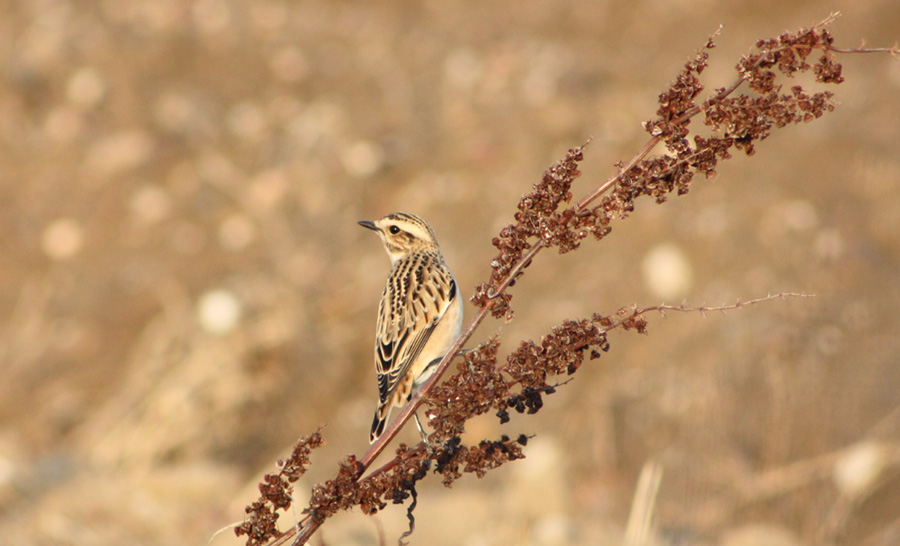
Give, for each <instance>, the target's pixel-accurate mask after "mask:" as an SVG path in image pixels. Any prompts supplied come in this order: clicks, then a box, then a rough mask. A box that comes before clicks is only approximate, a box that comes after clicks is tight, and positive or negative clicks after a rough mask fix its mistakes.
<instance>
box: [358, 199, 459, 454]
mask: <svg viewBox="0 0 900 546" xmlns="http://www.w3.org/2000/svg"><path fill="white" fill-rule="evenodd" d="M359 225H361V226H363V227H365V228H368V229H371V230H372V231H374V232H375V233H377V234H378V236H379V237H381V242H382V243H384V248H385V250H387V253H388V256H390V258H391V265H392V266H393V267H392V268H391V273H390V275H388V278H387V282H386V283H385V285H384V292H383V293H382V294H381V303H380V304H379V305H378V322H377V324H376V326H375V372H376V374H377V378H378V397H379V400H378V406H377V407H376V408H375V418H374V419H373V421H372V432H371V433H370V434H369V442H370V443H371V442H375V440H377V439H378V438H379V437H380V436H381V434H382V433H383V432H384V427H385V424H387V420H388V418H389V417H390V415H391V410H392V409H393V407H394V406H403V405H404V404H405V403H407V402H408V401H409V399H410V398H412V395H413V393H414V392H415V391H416V390H418V388H419V387H421V385H422V384H423V383H424V382H425V381H427V380H428V378H429V377H431V375H432V374H433V373H434V370H435V368H436V367H437V364H438V363H439V362H440V361H441V358H443V356H444V354H445V353H446V352H447V349H448V348H449V347H450V345H451V344H452V343H453V341H455V340H456V338H457V337H458V336H459V332H460V329H461V328H462V315H463V311H462V299H461V298H460V295H459V290H458V288H457V286H456V281H455V280H454V279H453V274H452V273H451V272H450V268H449V267H447V264H446V263H445V262H444V256H443V255H441V249H440V248H439V247H438V243H437V239H435V237H434V230H432V229H431V226H429V225H428V222H426V221H425V220H423V219H421V218H419V217H418V216H416V215H414V214H409V213H407V212H395V213H393V214H388V215H387V216H385V217H384V218H382V219H380V220H376V221H374V222H370V221H362V222H359ZM416 424H417V425H418V427H419V432H420V433H422V436H423V438H424V436H425V434H424V431H423V429H422V425H421V423H419V417H418V415H416Z"/></svg>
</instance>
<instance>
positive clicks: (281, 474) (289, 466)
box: [234, 431, 325, 546]
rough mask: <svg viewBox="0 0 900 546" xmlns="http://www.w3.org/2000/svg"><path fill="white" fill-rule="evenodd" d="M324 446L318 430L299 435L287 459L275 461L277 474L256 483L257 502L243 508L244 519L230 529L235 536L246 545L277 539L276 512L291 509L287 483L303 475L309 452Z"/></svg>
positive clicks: (289, 491) (255, 544)
mask: <svg viewBox="0 0 900 546" xmlns="http://www.w3.org/2000/svg"><path fill="white" fill-rule="evenodd" d="M324 443H325V440H324V439H323V438H322V434H321V433H320V431H316V432H314V433H313V434H311V435H309V436H303V437H302V438H300V440H299V441H298V442H297V444H296V445H295V446H294V449H293V451H292V452H291V456H290V457H288V459H287V460H279V461H278V468H279V471H278V473H276V474H266V475H265V476H264V477H263V481H262V483H260V484H259V493H260V495H259V499H257V500H256V501H254V502H253V504H251V505H250V506H247V507H246V508H245V509H244V511H245V512H246V513H247V514H248V517H247V519H246V520H245V521H244V522H243V523H242V524H241V525H239V526H238V527H235V529H234V533H235V535H237V536H242V535H246V536H247V546H257V545H261V544H265V543H266V542H267V541H268V540H269V539H271V538H274V537H276V536H278V534H279V533H278V529H277V528H276V527H275V524H276V522H277V521H278V513H277V512H276V510H278V509H282V510H285V509H287V508H289V507H290V506H291V493H293V486H292V485H291V484H292V483H294V482H296V481H297V480H299V479H300V477H301V476H303V474H305V473H306V469H307V467H309V454H310V453H311V452H312V450H313V449H315V448H317V447H320V446H321V445H322V444H324Z"/></svg>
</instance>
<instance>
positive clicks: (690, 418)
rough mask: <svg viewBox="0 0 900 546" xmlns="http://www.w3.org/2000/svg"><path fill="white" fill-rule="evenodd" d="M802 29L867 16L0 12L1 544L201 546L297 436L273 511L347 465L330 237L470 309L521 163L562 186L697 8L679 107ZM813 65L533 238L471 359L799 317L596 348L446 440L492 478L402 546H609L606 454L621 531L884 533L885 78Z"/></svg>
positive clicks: (367, 319)
mask: <svg viewBox="0 0 900 546" xmlns="http://www.w3.org/2000/svg"><path fill="white" fill-rule="evenodd" d="M836 9H840V10H841V11H842V12H843V16H842V17H841V18H839V19H838V20H837V21H836V22H835V23H834V25H833V29H832V30H833V33H834V35H835V36H836V44H837V45H839V46H843V47H854V46H857V45H859V43H860V42H861V41H862V40H865V41H866V43H867V44H869V45H871V46H888V47H889V46H891V45H893V44H894V43H896V41H897V40H898V38H900V33H898V29H900V5H898V4H897V2H896V1H895V0H836V1H834V2H830V3H824V2H818V1H794V2H789V3H785V2H775V1H769V0H763V1H760V0H754V1H752V2H751V1H729V2H712V1H709V0H694V1H691V2H688V1H682V0H674V1H672V0H666V1H662V0H638V1H627V2H626V1H622V0H598V1H593V0H590V1H584V2H569V1H559V0H554V1H531V2H527V3H523V2H514V1H509V0H499V1H495V2H490V3H483V2H475V1H469V0H454V1H444V0H432V1H421V2H415V1H396V0H392V1H384V0H381V1H376V2H367V3H363V2H349V1H333V0H310V1H297V2H293V1H287V0H252V1H251V0H199V1H196V2H189V1H185V0H133V1H129V2H120V1H116V0H105V1H96V2H74V1H66V0H31V1H27V0H20V1H10V0H4V1H2V2H0V35H2V37H3V38H2V39H0V55H2V81H0V138H2V146H0V271H2V274H0V536H3V537H4V541H5V542H7V543H8V544H29V545H30V544H34V545H43V544H54V545H59V544H78V545H98V546H103V545H113V544H123V543H124V544H134V545H141V544H146V545H156V544H205V543H207V541H209V540H210V537H211V536H212V535H213V533H214V532H215V531H216V530H217V529H220V528H222V527H224V526H226V525H228V524H230V523H233V522H238V521H240V520H241V519H242V517H243V507H244V506H245V505H246V504H249V503H250V502H252V501H253V500H255V498H256V497H257V491H256V483H257V481H258V480H259V479H260V477H261V475H262V474H263V473H265V472H267V471H271V470H272V469H273V468H274V462H275V460H276V459H277V458H279V457H284V456H285V455H286V454H287V453H288V452H289V449H290V447H291V446H292V445H293V443H294V442H295V440H296V439H297V438H298V437H299V436H301V435H305V434H309V433H311V432H312V431H314V430H316V429H317V428H318V427H320V426H323V425H325V428H324V429H323V434H324V435H325V437H326V439H327V442H328V444H327V445H326V446H325V447H323V448H322V449H321V450H319V451H317V452H315V453H314V454H313V463H314V464H313V467H312V468H311V470H310V472H309V474H308V476H307V478H304V480H303V481H301V482H300V483H299V484H298V487H297V492H296V494H297V501H298V506H297V511H298V513H299V511H300V510H301V509H302V508H303V507H304V506H305V502H306V501H305V499H306V496H307V495H308V491H309V487H310V486H311V484H312V483H314V482H315V481H319V480H323V479H327V478H328V477H330V476H331V475H332V474H333V473H334V471H335V470H336V467H337V462H338V460H339V459H340V457H342V456H344V455H346V454H347V453H356V454H360V455H361V454H362V453H363V452H364V451H365V450H366V449H367V447H368V442H367V439H368V438H367V435H368V427H369V424H370V422H371V416H372V411H373V410H374V405H375V399H376V388H375V380H374V373H373V364H372V343H373V337H374V327H375V314H376V305H377V301H378V298H379V296H380V292H381V287H382V285H383V282H384V279H385V277H386V276H387V273H388V269H389V262H388V259H387V256H386V255H385V253H384V250H383V249H382V247H381V244H380V243H379V241H378V240H377V238H376V237H373V236H372V234H371V233H369V232H367V231H366V230H363V229H361V228H360V227H359V226H357V225H356V222H357V221H358V220H362V219H375V218H379V217H381V216H382V215H384V214H386V213H389V212H393V211H396V210H405V211H410V212H415V213H418V214H420V215H422V216H423V217H425V218H427V219H428V220H429V221H430V222H431V224H432V225H433V226H434V229H435V231H436V232H437V235H438V238H439V240H440V242H441V245H442V247H443V249H444V252H445V255H446V257H447V260H448V262H449V263H450V265H451V266H452V268H453V269H454V271H455V274H456V278H457V280H458V281H459V283H460V285H461V287H462V288H463V290H464V295H466V296H468V295H471V293H472V288H473V287H474V285H475V284H476V283H477V282H481V281H483V280H486V279H487V277H488V275H489V266H488V264H489V261H490V259H491V257H492V256H493V254H494V252H493V248H492V247H491V245H490V240H491V238H492V237H493V236H494V235H495V233H496V232H497V231H498V230H499V228H500V227H501V226H502V225H503V224H505V223H507V222H509V221H510V219H511V217H512V213H513V212H514V209H515V205H516V202H517V200H518V198H519V197H520V196H521V195H522V194H523V193H525V192H527V191H529V190H530V188H531V186H532V184H534V183H536V182H537V181H538V180H539V179H540V176H541V173H542V172H543V170H544V169H545V168H546V167H547V166H548V165H550V164H551V163H552V162H553V161H555V160H557V159H559V158H560V157H561V156H562V154H563V153H564V152H565V150H566V149H567V148H569V147H572V146H576V145H579V144H581V143H583V142H584V141H585V140H587V139H588V138H593V140H592V142H591V144H590V146H589V148H588V149H587V153H586V160H585V162H584V163H583V167H584V168H583V171H584V176H583V177H582V178H581V179H580V181H579V183H578V185H577V186H576V188H575V189H574V193H575V195H576V196H579V195H582V194H584V193H586V192H587V191H589V190H590V189H592V188H594V187H596V185H597V184H598V183H599V182H600V181H602V180H604V179H606V178H607V177H608V176H610V175H611V174H612V173H614V167H613V163H614V162H615V161H617V160H620V159H627V158H629V157H631V155H632V154H633V153H634V152H635V151H636V150H637V149H638V148H639V147H640V145H641V144H643V142H645V140H646V138H647V135H646V134H645V133H644V132H643V131H642V129H641V125H640V124H641V121H643V120H646V119H650V118H651V117H652V116H653V114H654V112H655V110H656V97H657V95H658V94H659V93H660V92H661V91H662V90H664V89H665V87H666V85H667V83H668V82H669V81H671V80H672V78H674V76H675V75H676V74H677V73H678V71H679V70H680V69H681V66H682V65H683V63H684V62H685V61H686V60H687V59H688V58H689V57H691V56H692V55H693V53H694V52H695V51H696V50H697V48H699V47H700V46H701V45H702V44H703V43H704V42H705V40H706V38H707V37H708V36H709V35H710V34H711V33H713V32H714V31H715V30H716V29H717V28H718V26H719V25H720V24H721V25H724V29H723V33H722V35H721V36H720V37H719V39H718V40H717V43H718V47H717V48H716V49H715V50H713V52H712V54H713V59H712V63H711V67H710V69H708V71H707V72H705V73H704V77H705V83H706V84H707V86H708V87H709V88H713V87H718V86H724V85H727V84H729V83H730V82H732V81H733V80H734V77H735V75H734V71H733V67H734V65H735V64H736V62H737V60H738V59H739V57H740V55H742V54H744V53H746V52H748V51H749V48H750V46H751V45H752V44H753V43H754V42H755V41H756V40H757V39H759V38H769V37H773V36H777V35H778V34H780V33H782V32H784V31H786V30H796V29H797V28H799V27H801V26H809V25H811V24H813V23H815V22H817V21H819V20H821V19H823V18H825V17H826V16H827V15H828V14H829V12H830V11H832V10H836ZM839 61H840V62H842V63H843V64H844V75H845V77H846V79H847V81H846V83H844V84H842V85H839V86H836V87H833V88H832V90H833V91H835V92H836V93H837V98H838V100H839V101H840V103H841V104H840V106H839V108H838V109H837V110H836V111H835V112H834V113H832V114H830V115H828V116H826V117H824V118H823V119H821V120H818V121H816V122H814V123H811V124H807V125H803V126H798V127H791V128H787V129H785V130H781V131H778V132H777V133H776V134H774V135H772V136H771V137H770V138H769V139H767V140H766V141H764V142H762V143H761V144H760V145H759V146H758V148H757V149H758V152H757V154H756V156H755V157H752V158H746V157H737V158H735V159H734V160H732V161H729V162H727V163H725V164H723V165H722V167H721V168H720V170H719V176H718V177H717V178H715V179H713V180H697V181H696V182H695V183H694V185H693V186H692V189H691V192H690V193H689V194H688V195H687V196H685V197H682V198H677V199H674V198H673V199H672V200H671V201H670V202H668V203H666V204H665V205H663V206H656V205H654V204H652V203H651V202H649V201H645V202H639V203H638V205H639V206H638V208H637V210H636V211H635V213H634V214H633V215H632V217H631V218H629V219H628V220H627V221H624V222H619V223H617V224H616V225H615V226H614V231H613V233H612V235H611V236H610V237H608V238H606V239H605V240H604V241H602V242H601V243H595V242H592V241H589V242H586V243H585V244H584V245H583V247H582V248H581V249H580V250H579V251H578V252H575V253H571V254H567V255H564V256H559V255H556V254H553V253H550V252H546V253H544V254H542V255H541V256H540V257H539V260H537V262H536V263H535V264H534V266H533V267H532V268H531V269H529V270H528V272H527V275H526V276H525V277H523V279H522V280H521V281H520V282H519V283H518V284H517V286H516V287H515V289H514V290H513V294H514V299H513V307H514V309H515V311H516V319H515V320H514V321H513V322H511V323H509V324H503V323H501V322H497V321H491V320H489V321H487V322H485V323H484V324H483V326H482V327H481V329H480V330H479V332H478V333H477V334H476V336H475V339H474V341H473V342H477V341H481V340H484V339H485V338H486V337H488V336H490V335H493V334H495V333H498V332H501V331H502V336H503V340H504V342H505V348H506V350H507V351H508V350H509V349H510V348H512V347H515V345H516V343H518V341H520V340H522V339H535V338H539V337H540V336H541V335H543V334H544V333H546V332H547V331H548V329H549V328H550V327H551V326H553V325H555V324H557V323H559V322H561V321H562V320H564V319H567V318H580V317H584V316H589V315H590V314H591V313H592V312H595V311H601V312H606V313H611V312H613V311H615V310H616V309H617V308H619V307H621V306H628V305H631V304H639V305H652V304H657V303H659V302H661V301H665V302H667V303H671V304H679V303H681V302H682V301H683V302H685V303H686V304H687V305H702V304H707V305H720V304H730V303H734V302H735V301H736V300H737V299H744V300H747V299H752V298H757V297H761V296H765V295H767V294H769V293H777V292H781V291H791V292H803V293H807V294H815V298H810V299H790V300H787V301H780V300H779V301H774V302H769V303H766V304H762V305H759V306H757V307H753V308H744V309H742V310H740V311H732V312H729V313H727V314H724V315H722V314H719V313H710V314H707V315H706V316H703V315H701V314H700V313H689V314H682V313H668V314H667V315H666V317H662V316H654V315H651V316H649V318H650V320H651V330H650V334H649V336H640V335H638V334H633V333H624V334H623V333H619V332H616V333H614V334H613V335H612V337H611V338H610V341H611V345H612V347H611V350H610V352H609V353H607V354H604V356H603V357H602V358H601V359H600V360H597V361H593V362H590V363H587V364H585V365H584V366H583V367H582V368H581V370H580V371H579V373H578V374H577V375H576V376H575V377H574V381H573V382H571V383H570V384H568V385H567V386H565V387H563V388H561V389H560V390H559V392H558V394H555V395H553V396H551V397H549V398H547V399H546V405H545V407H544V409H543V410H542V411H541V413H540V414H538V415H537V416H534V417H528V418H525V417H521V416H514V418H513V420H512V421H511V422H510V423H509V424H507V425H504V426H503V427H502V428H501V427H499V426H498V425H497V423H496V418H493V417H491V418H487V417H486V418H484V419H483V420H477V421H475V422H473V423H472V424H471V427H470V434H471V437H470V438H469V440H472V441H477V439H478V438H483V437H492V438H493V437H496V436H497V435H499V434H500V433H507V434H510V435H517V434H519V433H528V434H533V435H535V437H534V438H533V439H532V441H531V442H530V443H529V445H528V447H527V449H526V454H527V459H525V460H522V461H517V462H515V463H512V464H510V465H507V466H504V467H502V468H501V469H498V470H496V471H494V472H492V473H491V474H489V475H488V476H487V477H486V478H485V479H483V480H478V479H476V478H475V477H474V476H465V477H464V478H463V479H461V480H460V481H458V482H457V483H456V484H455V485H454V487H453V488H452V489H445V488H444V487H443V486H442V485H440V482H439V480H437V479H428V480H426V481H425V482H424V483H423V484H422V485H421V486H420V488H419V491H420V495H419V506H418V508H417V510H416V516H417V519H416V532H415V534H414V535H413V536H412V543H413V544H435V545H443V544H447V545H450V544H463V543H465V544H470V545H499V544H534V545H567V544H579V545H581V544H584V545H587V544H613V545H616V544H623V543H624V540H625V538H624V536H625V528H626V525H627V521H628V517H629V513H631V511H632V508H631V505H632V501H633V499H634V498H635V488H636V483H637V481H638V476H639V475H640V473H641V471H642V469H655V470H656V471H658V472H661V479H660V481H659V488H658V493H657V495H656V497H655V498H653V497H652V495H651V496H646V495H645V496H643V497H641V496H640V495H639V496H638V498H644V499H647V498H649V499H650V501H651V502H652V506H653V507H654V509H655V512H654V514H653V520H652V525H651V527H650V536H649V538H648V542H646V543H647V544H659V545H669V544H671V545H675V544H678V545H725V546H750V545H762V544H767V545H776V546H778V545H783V546H790V545H812V544H854V545H871V546H875V545H892V544H898V543H900V335H898V332H900V318H898V309H900V144H898V136H900V135H898V127H900V100H898V97H900V61H898V60H897V59H892V58H890V57H889V56H887V55H865V56H863V55H858V56H841V57H840V58H839ZM801 82H803V83H809V81H808V78H802V79H801ZM472 310H473V308H472V307H471V305H469V306H468V307H467V313H468V315H469V316H471V315H472ZM410 428H412V427H410ZM401 436H402V439H404V440H406V441H415V440H416V439H417V436H416V433H415V431H414V429H413V430H407V431H404V433H403V435H401ZM294 518H295V515H294V514H291V513H288V514H286V515H284V516H283V517H282V524H283V526H286V525H288V524H290V523H291V522H292V521H294ZM406 523H407V522H406V518H405V508H401V507H394V506H391V507H389V508H388V509H387V510H386V511H384V512H383V513H382V514H380V515H378V516H376V517H374V518H370V517H367V516H363V515H361V514H360V513H359V512H358V511H354V512H351V513H348V514H342V515H341V516H339V517H337V518H335V519H333V520H331V521H329V522H328V523H326V525H325V526H324V527H323V528H322V530H321V532H320V534H319V537H320V538H317V539H316V541H314V543H316V544H360V545H371V544H378V541H379V534H383V535H384V537H385V540H386V543H393V542H394V541H395V539H396V537H398V536H399V534H400V533H401V532H402V531H403V530H405V528H406ZM213 543H214V544H242V543H243V541H242V540H238V539H235V538H234V537H233V533H232V532H231V531H230V530H228V531H225V532H224V533H223V534H222V535H220V536H218V537H216V539H215V540H214V542H213Z"/></svg>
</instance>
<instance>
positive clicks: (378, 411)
mask: <svg viewBox="0 0 900 546" xmlns="http://www.w3.org/2000/svg"><path fill="white" fill-rule="evenodd" d="M393 407H394V405H393V404H391V403H390V402H388V403H387V404H378V407H377V408H375V418H374V419H372V432H370V433H369V443H370V444H374V443H375V440H377V439H378V438H381V434H382V433H383V432H384V426H385V425H386V424H387V421H388V418H389V417H390V416H391V410H392V409H393Z"/></svg>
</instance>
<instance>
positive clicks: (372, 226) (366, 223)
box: [357, 220, 378, 231]
mask: <svg viewBox="0 0 900 546" xmlns="http://www.w3.org/2000/svg"><path fill="white" fill-rule="evenodd" d="M357 224H359V225H361V226H362V227H364V228H368V229H371V230H372V231H378V228H377V227H375V222H372V221H369V220H361V221H359V222H357Z"/></svg>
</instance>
